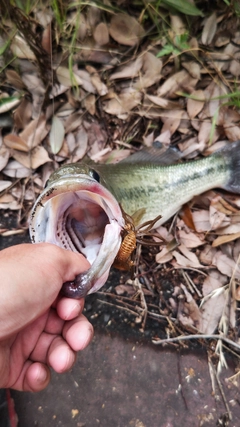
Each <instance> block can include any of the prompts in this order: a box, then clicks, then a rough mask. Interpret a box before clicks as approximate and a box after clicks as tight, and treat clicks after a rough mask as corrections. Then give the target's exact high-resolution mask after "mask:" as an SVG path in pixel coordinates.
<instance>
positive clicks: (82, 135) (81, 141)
mask: <svg viewBox="0 0 240 427" xmlns="http://www.w3.org/2000/svg"><path fill="white" fill-rule="evenodd" d="M75 144H76V148H75V150H74V153H73V159H72V161H73V163H75V162H78V161H79V160H81V159H82V158H83V157H84V155H85V154H86V152H87V148H88V134H87V132H86V131H85V129H84V127H83V126H81V127H80V129H79V130H78V132H77V133H76V142H75Z"/></svg>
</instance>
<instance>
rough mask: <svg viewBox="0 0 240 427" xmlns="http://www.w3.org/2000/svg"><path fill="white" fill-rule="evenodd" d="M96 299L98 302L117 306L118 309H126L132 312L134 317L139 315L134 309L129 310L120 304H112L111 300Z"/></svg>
mask: <svg viewBox="0 0 240 427" xmlns="http://www.w3.org/2000/svg"><path fill="white" fill-rule="evenodd" d="M97 301H98V302H100V304H106V305H110V306H111V307H117V308H119V310H126V311H127V312H128V313H130V314H133V315H134V316H136V317H139V313H136V312H135V311H133V310H130V309H129V308H127V307H121V306H120V305H116V304H112V303H111V302H107V301H102V300H100V299H98V300H97Z"/></svg>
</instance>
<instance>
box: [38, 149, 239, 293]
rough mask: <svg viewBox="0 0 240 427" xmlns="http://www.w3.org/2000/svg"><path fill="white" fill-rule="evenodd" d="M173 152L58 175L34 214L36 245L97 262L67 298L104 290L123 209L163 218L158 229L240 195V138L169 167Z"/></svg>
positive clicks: (68, 289) (73, 167)
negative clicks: (224, 193)
mask: <svg viewBox="0 0 240 427" xmlns="http://www.w3.org/2000/svg"><path fill="white" fill-rule="evenodd" d="M173 153H174V151H171V150H170V151H169V150H168V151H167V152H166V153H165V154H164V155H162V154H161V156H158V155H157V150H155V152H152V151H151V152H149V153H144V152H143V153H141V152H140V153H137V154H136V155H132V156H130V157H129V158H128V159H126V160H125V161H122V162H120V163H118V164H104V165H102V164H101V165H100V164H96V165H93V166H92V165H91V166H88V165H83V164H81V163H76V164H70V165H64V166H62V167H60V168H59V169H58V170H57V171H55V172H54V173H53V174H52V175H51V177H50V179H49V181H48V182H47V186H46V188H45V189H44V191H43V193H42V194H41V195H40V196H39V198H38V199H37V201H36V203H35V205H34V207H33V210H32V214H31V220H30V236H31V240H32V242H33V243H38V242H49V243H54V244H56V245H58V246H61V247H63V248H66V249H69V250H72V251H75V252H80V253H82V254H83V255H84V256H85V257H86V258H87V259H88V261H89V262H90V264H91V267H90V268H89V270H88V271H87V272H85V273H83V274H80V275H79V276H77V277H76V279H75V281H74V282H71V283H66V284H64V286H63V289H62V292H63V294H65V295H66V296H69V297H75V298H80V297H84V296H86V295H87V294H90V293H92V292H95V291H97V290H98V289H100V287H101V286H103V284H104V283H105V281H106V280H107V277H108V274H109V270H110V267H111V265H112V264H113V262H114V259H115V257H116V255H117V253H118V251H119V248H120V246H121V240H122V234H121V231H122V229H123V228H124V225H125V219H124V215H123V211H124V212H126V213H127V214H128V215H130V216H134V214H135V213H136V212H141V222H146V221H152V220H154V219H155V218H156V217H157V216H159V215H161V218H160V219H159V220H158V221H157V223H156V224H155V227H157V226H159V225H160V224H162V223H164V222H165V221H167V220H168V219H169V218H170V217H171V216H172V215H174V214H175V213H176V212H177V211H178V210H179V209H180V208H181V206H182V205H183V204H185V203H187V202H188V201H190V200H191V199H192V198H193V197H194V196H196V195H198V194H201V193H203V192H205V191H207V190H210V189H212V188H216V187H218V188H223V189H225V190H228V191H230V192H236V193H240V141H237V142H234V143H229V144H228V145H227V146H225V147H224V148H223V149H221V150H219V151H216V152H215V153H214V154H212V155H210V156H208V157H206V158H202V159H200V160H195V161H189V162H183V163H178V164H171V165H168V164H167V163H168V162H169V158H170V159H172V157H174V156H173ZM168 154H169V155H168ZM170 154H171V155H170ZM176 157H178V156H177V155H176ZM162 163H164V164H162Z"/></svg>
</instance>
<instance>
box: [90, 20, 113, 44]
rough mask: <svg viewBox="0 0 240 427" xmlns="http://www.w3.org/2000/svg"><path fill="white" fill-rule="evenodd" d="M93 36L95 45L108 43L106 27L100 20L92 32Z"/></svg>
mask: <svg viewBox="0 0 240 427" xmlns="http://www.w3.org/2000/svg"><path fill="white" fill-rule="evenodd" d="M93 37H94V40H95V42H96V43H97V45H99V46H103V45H105V44H108V43H109V34H108V27H107V25H106V24H105V22H100V24H98V25H97V26H96V28H95V30H94V32H93Z"/></svg>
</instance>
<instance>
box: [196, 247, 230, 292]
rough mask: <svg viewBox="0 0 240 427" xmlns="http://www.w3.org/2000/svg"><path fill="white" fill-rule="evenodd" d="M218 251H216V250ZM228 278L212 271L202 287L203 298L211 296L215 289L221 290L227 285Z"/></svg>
mask: <svg viewBox="0 0 240 427" xmlns="http://www.w3.org/2000/svg"><path fill="white" fill-rule="evenodd" d="M215 251H216V249H215ZM227 281H228V278H227V277H226V276H223V275H222V274H221V273H219V271H217V270H211V271H210V272H209V275H208V276H207V277H206V278H205V279H204V282H203V286H202V294H203V296H204V297H205V296H207V295H209V294H211V292H213V291H215V289H218V288H221V287H222V286H223V285H226V283H227Z"/></svg>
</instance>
